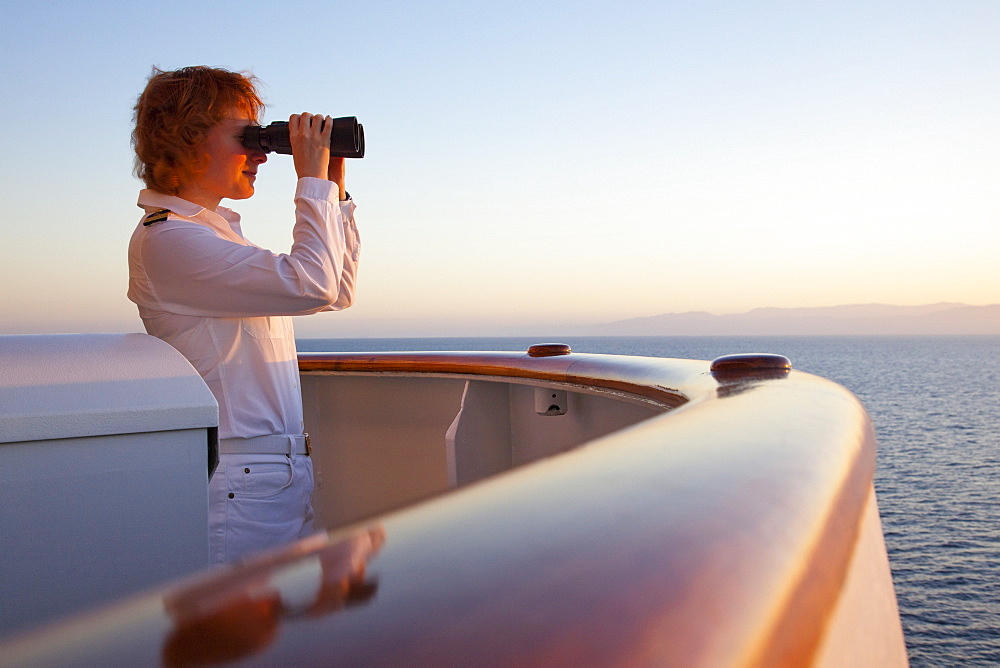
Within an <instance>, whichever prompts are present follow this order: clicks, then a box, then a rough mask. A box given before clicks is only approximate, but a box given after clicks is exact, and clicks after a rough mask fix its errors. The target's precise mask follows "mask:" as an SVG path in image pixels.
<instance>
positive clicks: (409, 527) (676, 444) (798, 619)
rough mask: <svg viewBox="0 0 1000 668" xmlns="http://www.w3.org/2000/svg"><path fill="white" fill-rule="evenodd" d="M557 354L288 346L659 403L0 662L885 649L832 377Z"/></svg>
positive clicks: (375, 368) (489, 659)
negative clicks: (649, 413)
mask: <svg viewBox="0 0 1000 668" xmlns="http://www.w3.org/2000/svg"><path fill="white" fill-rule="evenodd" d="M564 352H565V351H563V350H561V349H559V348H549V349H534V351H533V354H524V353H465V354H444V353H379V354H353V353H344V354H304V355H302V356H301V358H300V368H301V369H302V372H303V378H304V380H305V379H307V378H308V377H312V376H315V377H322V376H330V377H331V378H334V379H335V378H336V377H338V376H371V377H374V378H380V377H406V378H409V377H421V376H428V377H442V378H462V379H469V378H473V379H475V378H482V379H487V380H490V381H494V382H497V381H509V382H516V383H542V384H545V385H548V386H567V387H573V388H578V389H579V390H580V391H585V392H590V393H596V394H606V395H608V396H619V397H622V398H623V399H626V400H629V401H639V402H647V403H649V404H651V405H656V406H658V407H660V408H661V409H664V412H663V413H662V414H661V415H659V416H656V417H651V418H650V419H646V420H644V421H641V422H639V423H637V424H635V425H633V426H631V427H629V428H627V429H622V430H620V431H617V432H615V433H611V434H609V435H606V436H604V437H602V438H599V439H597V440H595V441H591V442H588V443H586V444H585V445H583V446H581V447H578V448H575V449H574V450H572V451H570V452H566V453H563V454H560V455H558V456H553V457H547V458H544V459H542V460H540V461H536V462H534V463H532V464H531V465H527V466H521V467H517V468H514V469H511V470H509V471H507V472H505V473H502V474H499V475H495V476H493V477H489V478H486V479H484V480H480V481H479V482H477V483H476V484H471V485H468V486H465V487H460V488H458V489H455V490H453V491H451V492H450V493H445V494H441V495H438V496H435V497H434V498H429V499H427V500H425V501H423V502H421V503H417V504H414V505H411V506H407V507H404V508H400V509H398V510H395V511H393V512H389V513H386V514H383V515H381V516H378V517H374V518H371V519H368V520H364V521H361V522H358V523H355V524H352V525H349V526H345V527H342V528H338V529H336V530H332V531H330V532H329V533H327V534H322V535H319V536H317V537H314V538H313V539H307V540H306V541H302V542H301V543H299V544H296V545H295V546H292V547H291V548H288V549H286V550H284V551H281V552H278V553H275V554H272V555H268V556H266V557H264V558H262V559H260V560H257V561H255V562H252V563H251V564H247V565H244V566H242V567H234V568H230V569H226V570H225V571H223V572H216V573H210V574H208V575H205V576H200V577H198V578H195V579H193V580H189V581H187V582H184V583H181V584H179V585H177V586H174V587H171V588H167V589H165V590H162V591H159V592H155V593H152V594H150V595H148V596H146V597H142V598H140V599H137V600H136V601H133V602H131V603H127V604H123V605H121V606H118V607H114V608H111V609H109V610H107V611H104V612H101V613H97V614H95V615H92V616H90V617H87V618H83V619H79V620H76V621H73V622H70V623H69V624H68V625H63V626H60V627H57V628H52V629H48V630H45V631H42V632H40V633H39V634H37V635H34V636H29V637H27V638H22V639H18V640H15V641H13V642H11V643H8V644H7V645H0V663H6V662H7V661H23V662H30V661H32V660H37V661H39V662H45V661H56V662H61V661H62V660H66V659H68V658H73V659H74V661H76V662H86V661H87V660H93V661H96V662H101V661H108V660H112V659H117V660H119V662H120V659H121V658H122V657H126V658H130V659H133V660H135V659H139V660H147V659H151V660H156V659H159V660H162V661H164V662H166V663H170V662H177V663H184V662H185V661H193V660H194V659H196V658H198V659H206V658H207V659H213V658H214V659H225V660H236V659H242V660H246V661H248V662H251V663H255V664H264V665H275V664H284V665H319V664H323V665H329V664H337V665H340V664H343V665H358V664H360V665H481V664H484V663H485V664H490V665H521V664H528V665H537V664H553V665H636V664H642V665H650V664H652V665H685V666H688V665H704V666H719V665H804V664H810V663H822V662H831V661H832V662H837V661H840V660H848V659H850V658H851V657H856V656H864V657H867V658H869V659H871V658H873V657H876V658H878V657H881V659H883V660H887V661H889V662H890V663H892V662H895V663H905V651H904V650H903V648H902V634H901V631H900V629H899V620H898V614H897V612H896V608H895V599H894V595H893V593H892V584H891V579H890V576H889V571H888V566H887V563H886V559H885V549H884V545H883V544H882V542H881V533H880V529H879V524H878V515H877V510H876V506H875V502H874V496H873V491H872V478H873V474H874V465H875V442H874V435H873V430H872V425H871V422H870V420H869V418H868V415H867V413H866V412H865V410H864V408H863V406H861V404H860V403H859V402H858V401H857V400H856V399H855V398H854V396H853V395H851V394H850V393H849V392H848V391H846V390H845V389H843V388H841V387H840V386H838V385H836V384H834V383H831V382H829V381H826V380H823V379H820V378H817V377H815V376H811V375H809V374H805V373H800V372H796V371H790V370H789V369H788V366H787V365H786V364H785V361H783V358H779V357H776V356H746V357H739V358H726V359H720V360H717V361H716V363H715V365H714V366H713V365H710V364H709V363H708V362H696V361H689V360H665V359H651V358H634V357H612V356H601V355H580V354H575V353H573V354H552V353H564ZM67 638H70V639H71V641H67V640H66V639H67ZM141 648H147V649H141ZM142 652H148V653H149V656H145V655H143V654H142ZM213 653H214V654H213ZM81 657H83V659H82V660H81ZM74 661H70V663H73V662H74Z"/></svg>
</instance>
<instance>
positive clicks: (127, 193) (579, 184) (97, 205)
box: [0, 0, 1000, 337]
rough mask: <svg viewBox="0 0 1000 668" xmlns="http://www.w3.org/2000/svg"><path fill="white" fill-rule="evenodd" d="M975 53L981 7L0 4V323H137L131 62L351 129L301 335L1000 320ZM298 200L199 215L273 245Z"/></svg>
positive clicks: (273, 173)
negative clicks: (699, 316) (346, 224)
mask: <svg viewBox="0 0 1000 668" xmlns="http://www.w3.org/2000/svg"><path fill="white" fill-rule="evenodd" d="M998 34H1000V2H996V1H995V0H981V1H969V0H949V1H947V2H945V1H944V0H933V1H926V0H924V1H922V0H907V1H905V2H903V1H895V0H883V1H880V2H870V1H864V2H861V1H855V0H839V1H836V2H833V1H831V2H801V1H789V2H771V1H761V2H747V1H746V0H734V1H725V0H723V1H719V2H703V1H702V0H685V1H673V0H655V1H648V2H647V1H635V2H631V1H627V0H623V1H621V2H585V1H583V2H562V1H546V0H535V1H533V2H521V1H513V2H478V1H476V0H464V1H455V2H437V1H430V2H420V1H417V0H412V1H403V0H399V1H396V2H389V1H381V0H366V1H363V2H338V1H327V0H313V1H312V2H301V1H299V0H282V1H281V2H253V1H247V0H244V1H243V2H238V3H237V2H226V1H213V2H203V1H198V2H194V1H189V0H175V1H173V2H169V3H143V2H132V1H129V2H99V1H94V2H83V1H81V2H69V1H59V0H54V1H51V2H26V1H24V0H18V1H16V2H12V1H10V0H0V62H2V67H0V123H2V125H0V127H2V133H3V142H2V146H0V151H2V153H0V156H2V157H0V205H2V206H0V216H2V235H3V236H2V241H3V243H2V244H0V334H12V333H28V332H87V331H137V330H141V327H142V326H141V323H140V321H139V319H138V317H137V316H136V315H135V308H134V306H133V305H132V304H131V303H130V302H129V301H128V300H127V299H126V297H125V290H126V284H127V269H126V247H127V243H128V238H129V235H130V234H131V231H132V229H133V228H134V226H135V224H136V222H137V220H138V217H139V213H140V211H139V209H138V208H136V206H135V199H136V195H137V193H138V190H139V188H140V186H141V184H140V182H139V181H137V180H136V179H135V178H134V177H133V176H132V175H131V163H132V154H131V149H130V146H129V132H130V131H131V113H132V111H131V110H132V105H133V104H134V101H135V97H136V95H137V94H138V93H139V92H140V90H141V89H142V87H143V86H144V85H145V81H146V78H147V77H148V75H149V73H150V69H151V67H152V66H153V65H156V66H159V67H161V68H164V69H172V68H176V67H182V66H185V65H195V64H205V65H214V66H219V67H226V68H229V69H235V70H250V71H252V72H253V73H254V74H256V75H257V76H258V77H259V78H260V79H262V80H263V82H264V83H265V87H264V89H263V92H264V96H265V99H266V102H267V103H268V110H267V112H266V120H269V121H270V120H278V119H283V118H287V116H288V114H290V113H293V112H300V111H311V112H317V113H328V114H331V115H334V116H346V115H357V116H358V117H359V118H360V120H361V122H362V123H363V124H364V126H365V131H366V138H367V146H368V155H367V157H365V158H364V159H363V160H352V161H350V162H349V164H348V187H349V189H350V191H351V193H352V195H353V196H354V198H355V200H356V202H357V203H358V205H359V208H358V213H357V215H358V221H359V225H360V227H361V231H362V239H363V245H362V265H361V270H360V275H359V286H358V293H357V301H356V303H355V306H353V307H352V308H351V309H349V310H348V311H346V312H343V313H337V314H321V315H318V316H310V317H308V318H301V319H298V321H297V323H296V328H297V332H298V333H299V335H300V336H321V337H352V336H421V335H429V336H430V335H489V334H525V335H535V334H539V335H543V334H559V333H561V332H564V331H569V330H571V329H572V327H574V326H577V325H589V324H596V323H603V322H607V321H612V320H617V319H622V318H630V317H641V316H647V315H654V314H658V313H664V312H677V311H689V310H704V311H709V312H713V313H733V312H742V311H746V310H749V309H752V308H755V307H761V306H775V307H799V306H831V305H837V304H851V303H868V302H882V303H892V304H923V303H932V302H939V301H952V302H964V303H968V304H990V303H998V302H1000V270H998V263H1000V260H998V255H1000V253H998V249H1000V225H998V221H1000V39H998V38H997V35H998ZM293 183H294V173H293V171H292V167H291V159H290V157H288V156H272V157H271V159H270V160H269V161H268V163H267V164H266V165H264V167H263V168H262V170H261V176H260V177H259V178H258V181H257V194H256V195H255V196H254V197H253V198H252V199H250V200H247V201H244V202H240V203H238V204H233V203H231V202H226V203H225V204H230V205H232V206H233V207H234V208H236V209H237V210H238V211H240V212H241V213H242V214H243V218H244V231H245V232H246V234H247V235H248V237H249V238H251V239H252V240H254V241H255V242H256V243H258V244H261V245H266V246H267V247H269V248H272V249H273V250H276V251H285V250H287V249H288V247H289V245H290V239H291V236H290V228H291V222H292V220H291V203H290V198H291V192H292V188H293Z"/></svg>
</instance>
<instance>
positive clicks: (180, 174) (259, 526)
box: [128, 67, 360, 564]
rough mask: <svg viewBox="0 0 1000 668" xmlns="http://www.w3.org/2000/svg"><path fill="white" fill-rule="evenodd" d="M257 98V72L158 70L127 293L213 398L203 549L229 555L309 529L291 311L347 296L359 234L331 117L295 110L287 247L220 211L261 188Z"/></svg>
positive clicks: (141, 122) (148, 110)
mask: <svg viewBox="0 0 1000 668" xmlns="http://www.w3.org/2000/svg"><path fill="white" fill-rule="evenodd" d="M262 110H263V104H262V102H261V100H260V97H259V95H258V93H257V90H256V87H255V84H254V80H253V79H252V78H250V77H248V76H245V75H243V74H239V73H235V72H229V71H226V70H221V69H215V68H208V67H188V68H184V69H180V70H176V71H171V72H166V71H160V70H154V72H153V75H152V76H151V78H150V80H149V82H148V84H147V86H146V88H145V90H144V91H143V93H142V94H141V95H140V96H139V99H138V102H137V103H136V106H135V130H134V131H133V134H132V142H133V146H134V148H135V152H136V175H137V176H139V177H140V178H142V179H143V180H144V181H145V183H146V189H145V190H143V191H142V192H141V193H140V194H139V201H138V204H139V206H140V207H141V208H142V209H143V210H144V212H145V213H144V214H143V217H142V220H141V221H140V222H139V224H138V225H137V226H136V229H135V232H134V233H133V235H132V239H131V242H130V244H129V291H128V296H129V299H131V300H132V301H133V302H135V303H136V305H137V306H138V308H139V315H140V317H141V318H142V321H143V324H144V325H145V328H146V331H147V332H148V333H149V334H151V335H153V336H156V337H159V338H161V339H163V340H164V341H166V342H167V343H169V344H171V345H172V346H174V347H175V348H176V349H177V350H178V351H180V352H181V354H183V355H184V356H185V357H186V358H187V359H188V360H189V361H190V362H191V364H192V365H193V366H194V368H195V369H197V370H198V372H199V373H200V374H201V376H202V377H203V378H204V379H205V382H206V383H207V384H208V386H209V388H211V390H212V393H213V394H214V395H215V398H216V400H217V401H218V403H219V439H220V447H219V452H220V462H219V466H218V468H217V469H216V471H215V473H214V475H213V476H212V478H211V481H210V483H209V553H210V561H211V563H213V564H219V563H223V562H227V561H232V560H233V559H237V558H240V557H243V556H245V555H247V554H250V553H252V552H255V551H258V550H261V549H264V548H267V547H272V546H276V545H281V544H284V543H288V542H291V541H293V540H296V539H298V538H300V537H303V536H305V535H307V534H309V533H310V532H311V531H312V507H311V503H310V496H311V494H312V485H313V482H312V463H311V461H310V459H309V453H308V448H307V445H306V442H305V441H306V439H305V436H304V434H303V424H302V397H301V391H300V388H299V374H298V362H297V355H296V350H295V338H294V333H293V331H292V322H291V318H290V317H289V316H293V315H307V314H311V313H316V312H318V311H329V310H340V309H344V308H347V307H348V306H350V305H351V302H352V301H353V298H354V279H355V274H356V272H357V265H358V252H359V247H360V246H359V239H358V233H357V228H356V226H355V223H354V209H355V206H354V203H353V202H352V201H351V199H350V197H349V195H348V194H347V191H346V189H345V186H344V159H343V158H330V148H329V146H330V132H331V126H332V123H330V122H328V121H329V120H330V119H329V117H323V116H314V115H312V114H295V115H293V116H291V117H290V118H289V131H290V139H291V144H292V159H293V162H294V165H295V171H296V173H297V175H298V177H299V178H298V182H297V185H296V190H295V223H294V226H293V228H292V236H293V244H292V248H291V250H290V251H289V252H288V253H285V254H275V253H272V252H271V251H269V250H265V249H262V248H259V247H257V246H255V245H253V244H252V243H251V242H250V241H248V240H247V239H246V238H245V237H244V236H243V231H242V228H241V225H240V217H239V215H238V214H237V213H235V212H234V211H232V210H230V209H227V208H225V207H223V206H221V205H220V203H221V201H222V200H223V199H234V200H238V199H246V198H248V197H250V196H251V195H253V193H254V183H255V181H256V177H257V171H258V168H259V167H260V166H261V165H262V164H264V162H265V161H266V160H267V156H266V155H265V154H264V153H262V152H260V151H259V150H250V149H247V148H244V146H243V145H242V134H243V132H244V129H245V128H246V127H247V126H248V125H258V124H259V119H260V114H261V112H262Z"/></svg>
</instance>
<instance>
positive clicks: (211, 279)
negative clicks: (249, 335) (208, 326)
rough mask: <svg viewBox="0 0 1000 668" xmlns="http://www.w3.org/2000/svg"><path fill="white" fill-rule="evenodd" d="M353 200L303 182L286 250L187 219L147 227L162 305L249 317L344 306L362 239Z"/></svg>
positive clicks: (145, 253)
mask: <svg viewBox="0 0 1000 668" xmlns="http://www.w3.org/2000/svg"><path fill="white" fill-rule="evenodd" d="M354 208H355V206H354V203H353V202H352V201H350V200H348V201H347V202H339V201H338V191H337V188H336V185H335V184H332V183H331V182H329V181H326V180H323V179H311V178H303V179H300V180H299V183H298V185H297V187H296V193H295V226H294V228H293V230H292V239H293V242H292V248H291V250H290V252H289V253H282V254H275V253H272V252H271V251H269V250H266V249H263V248H259V247H257V246H254V245H252V244H249V243H247V245H243V244H240V243H237V242H235V241H230V240H228V239H224V238H222V237H220V236H219V235H218V234H216V233H215V232H214V231H213V230H212V229H211V228H209V227H207V226H205V225H201V224H199V223H195V222H190V221H185V220H174V219H171V220H168V221H166V222H164V223H157V224H155V225H151V226H150V227H149V230H148V233H147V234H146V236H145V238H144V239H143V242H142V246H141V257H142V265H143V269H144V271H145V273H146V276H147V279H148V281H149V287H150V291H151V293H152V294H153V296H154V298H155V300H156V301H157V302H158V304H157V306H158V307H159V308H161V309H163V310H165V311H169V312H172V313H178V314H182V315H192V316H202V317H217V318H226V317H232V318H244V317H256V316H265V315H306V314H309V313H316V312H317V311H323V310H339V309H344V308H347V307H348V306H350V305H351V303H352V301H353V299H354V282H355V274H356V272H357V266H358V256H359V251H360V240H359V237H358V231H357V226H356V224H355V221H354Z"/></svg>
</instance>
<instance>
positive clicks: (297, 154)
mask: <svg viewBox="0 0 1000 668" xmlns="http://www.w3.org/2000/svg"><path fill="white" fill-rule="evenodd" d="M332 132H333V119H332V118H330V117H329V116H319V115H317V114H305V113H303V114H292V115H291V116H289V117H288V138H289V140H290V141H291V143H292V161H293V162H294V163H295V173H296V174H297V175H298V177H299V178H300V179H301V178H303V177H306V176H312V177H315V178H318V179H326V178H328V168H329V165H330V135H331V133H332Z"/></svg>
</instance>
